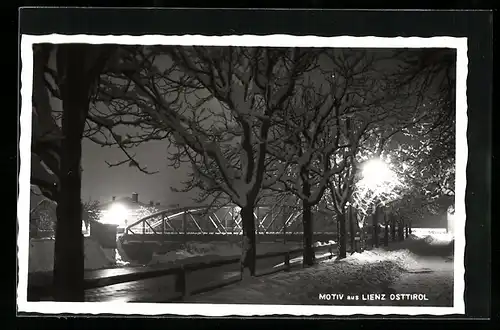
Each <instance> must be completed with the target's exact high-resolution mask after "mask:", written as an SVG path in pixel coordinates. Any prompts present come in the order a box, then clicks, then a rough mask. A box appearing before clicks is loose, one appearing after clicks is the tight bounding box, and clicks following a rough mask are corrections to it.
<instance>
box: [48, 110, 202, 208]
mask: <svg viewBox="0 0 500 330" xmlns="http://www.w3.org/2000/svg"><path fill="white" fill-rule="evenodd" d="M53 101H54V100H53ZM57 103H59V102H57V101H55V102H54V103H53V106H54V108H60V105H59V104H57ZM132 153H135V154H136V157H137V160H138V161H139V163H140V164H141V166H144V165H147V168H148V170H149V171H158V172H159V173H157V174H151V175H148V174H144V173H142V172H140V171H139V170H138V169H136V168H135V167H129V166H128V164H124V165H120V166H117V167H112V168H110V167H109V166H108V165H107V164H106V161H107V162H110V163H113V162H118V161H121V160H123V159H124V155H123V153H122V151H121V150H120V149H119V148H117V147H101V146H99V145H97V144H95V143H93V142H91V141H90V140H87V139H84V140H83V154H82V166H83V178H82V200H84V201H88V200H99V201H101V202H107V201H110V200H111V198H112V196H116V197H117V198H119V197H123V196H130V195H131V194H132V192H137V193H138V194H139V200H140V201H142V202H146V203H147V202H149V201H150V200H152V201H155V202H160V203H161V204H163V205H166V206H168V205H172V204H180V205H181V206H186V205H193V204H194V201H192V197H195V195H196V193H195V192H191V193H176V192H172V191H171V187H175V188H182V181H183V180H186V179H187V173H188V171H189V170H190V169H189V168H187V169H186V168H182V169H174V168H172V167H170V166H169V161H168V160H167V159H166V157H167V142H166V141H165V142H161V141H153V142H148V143H144V144H142V145H141V146H140V147H139V148H136V149H135V150H133V151H132Z"/></svg>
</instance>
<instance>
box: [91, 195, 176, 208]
mask: <svg viewBox="0 0 500 330" xmlns="http://www.w3.org/2000/svg"><path fill="white" fill-rule="evenodd" d="M113 203H120V204H123V205H124V206H125V207H127V208H129V209H135V208H140V207H141V206H142V207H150V206H151V205H150V204H149V203H143V202H141V201H137V202H135V201H134V200H133V198H132V197H130V196H127V197H121V198H116V199H115V200H112V201H109V202H106V203H101V204H100V205H99V208H100V209H101V210H103V209H107V208H109V207H110V206H111V205H112V204H113ZM153 206H154V207H155V208H157V209H160V210H165V209H167V208H168V207H166V206H164V205H161V204H160V205H157V204H155V205H153Z"/></svg>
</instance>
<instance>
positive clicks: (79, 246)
mask: <svg viewBox="0 0 500 330" xmlns="http://www.w3.org/2000/svg"><path fill="white" fill-rule="evenodd" d="M58 47H59V49H58V57H59V58H58V62H59V60H61V61H65V62H64V63H63V66H61V67H59V66H58V71H59V69H60V68H64V69H65V72H58V74H60V75H61V76H62V77H63V79H64V81H63V82H62V85H61V86H60V87H61V94H62V108H63V116H62V133H63V139H62V141H61V153H60V172H59V180H60V186H59V193H58V195H59V198H58V202H57V211H56V213H57V225H56V233H55V246H54V298H55V300H56V301H68V302H69V301H84V299H85V294H84V281H83V275H84V245H83V235H82V203H81V198H80V193H81V191H80V190H81V166H80V164H81V154H82V143H81V139H82V134H83V129H84V124H85V118H86V116H87V112H88V109H89V87H90V85H89V83H88V81H86V79H85V78H84V77H85V76H86V75H87V72H84V71H85V70H84V67H85V66H84V65H82V64H83V63H85V60H86V58H85V49H84V47H85V46H82V45H78V44H67V45H59V46H58Z"/></svg>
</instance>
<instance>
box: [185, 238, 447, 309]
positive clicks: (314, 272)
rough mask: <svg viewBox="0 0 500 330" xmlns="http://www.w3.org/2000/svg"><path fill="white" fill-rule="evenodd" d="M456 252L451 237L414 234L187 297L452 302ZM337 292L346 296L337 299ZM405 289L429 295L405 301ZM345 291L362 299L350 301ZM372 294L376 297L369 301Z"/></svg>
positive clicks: (294, 301) (245, 300)
mask: <svg viewBox="0 0 500 330" xmlns="http://www.w3.org/2000/svg"><path fill="white" fill-rule="evenodd" d="M452 255H453V241H451V240H449V239H447V238H446V236H444V235H441V234H436V235H433V236H430V235H429V236H425V237H418V236H411V237H410V238H409V239H407V240H405V241H404V242H398V243H393V244H391V246H390V248H386V249H384V248H379V249H374V250H370V251H365V252H363V253H355V254H353V255H350V256H348V257H347V258H346V259H344V260H340V261H337V260H326V261H324V262H321V263H319V264H318V265H316V266H314V267H311V268H306V269H300V270H297V271H292V272H290V273H284V272H282V273H277V274H274V275H270V276H264V277H259V278H252V279H249V280H247V281H246V282H242V283H238V284H235V285H232V286H228V287H224V288H222V289H220V290H217V291H212V292H208V293H205V294H202V295H197V296H192V297H190V298H189V301H190V302H206V303H255V304H329V305H395V306H399V305H413V306H424V305H425V306H451V305H452V301H453V299H452V292H453V259H452ZM328 294H330V295H328ZM334 294H343V295H344V296H343V297H342V298H340V297H337V298H335V297H334V296H333V295H334ZM370 294H378V295H374V296H370ZM403 294H416V295H417V296H410V298H417V299H423V298H426V299H428V300H402V299H404V298H408V297H407V296H404V295H403ZM320 295H322V296H323V299H321V298H320ZM347 295H351V296H353V297H358V299H357V300H356V299H354V300H348V299H347ZM398 295H399V296H398ZM418 295H420V296H418ZM370 298H374V299H376V300H365V299H370ZM398 298H399V300H397V299H398ZM382 299H385V300H382Z"/></svg>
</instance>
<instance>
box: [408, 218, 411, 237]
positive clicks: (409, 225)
mask: <svg viewBox="0 0 500 330" xmlns="http://www.w3.org/2000/svg"><path fill="white" fill-rule="evenodd" d="M408 232H409V234H410V235H411V220H410V221H408Z"/></svg>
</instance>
